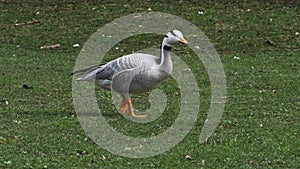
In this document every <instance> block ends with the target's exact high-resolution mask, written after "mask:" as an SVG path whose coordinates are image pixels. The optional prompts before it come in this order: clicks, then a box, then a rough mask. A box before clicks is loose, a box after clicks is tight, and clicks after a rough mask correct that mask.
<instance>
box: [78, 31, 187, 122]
mask: <svg viewBox="0 0 300 169" xmlns="http://www.w3.org/2000/svg"><path fill="white" fill-rule="evenodd" d="M178 42H181V43H187V41H186V40H185V39H184V38H183V36H182V34H181V32H180V31H177V30H174V31H171V32H169V33H167V35H166V36H165V37H164V39H163V42H162V45H161V56H160V57H156V56H153V55H149V54H143V53H134V54H130V55H125V56H122V57H120V58H117V59H115V60H112V61H110V62H108V63H106V64H104V65H95V66H91V67H88V68H85V69H81V70H77V71H75V72H74V73H73V74H82V76H81V77H80V78H78V79H77V80H78V81H95V83H96V84H97V85H98V86H100V87H102V88H104V89H107V90H110V89H113V90H115V91H116V92H118V93H119V94H120V95H121V96H122V97H123V101H122V105H121V113H124V112H123V111H125V110H126V107H128V108H129V111H130V115H131V116H135V117H136V116H137V115H135V114H134V113H133V111H132V108H131V100H130V94H131V93H141V92H145V91H148V90H150V89H152V88H153V87H155V86H156V85H157V84H159V83H160V82H161V81H163V80H164V79H166V78H167V77H168V76H169V75H170V74H171V72H172V68H173V65H172V60H171V51H170V50H171V48H172V45H173V44H175V43H178ZM126 99H129V101H127V102H126Z"/></svg>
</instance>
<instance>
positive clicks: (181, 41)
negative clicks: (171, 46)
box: [179, 38, 188, 44]
mask: <svg viewBox="0 0 300 169" xmlns="http://www.w3.org/2000/svg"><path fill="white" fill-rule="evenodd" d="M179 42H180V43H183V44H187V43H188V41H186V40H185V39H184V38H180V39H179Z"/></svg>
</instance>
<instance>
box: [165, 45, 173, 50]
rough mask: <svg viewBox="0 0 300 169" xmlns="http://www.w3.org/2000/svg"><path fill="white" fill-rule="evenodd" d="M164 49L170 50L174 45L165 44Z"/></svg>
mask: <svg viewBox="0 0 300 169" xmlns="http://www.w3.org/2000/svg"><path fill="white" fill-rule="evenodd" d="M163 49H164V50H166V51H170V50H171V49H172V47H171V46H167V45H165V46H163Z"/></svg>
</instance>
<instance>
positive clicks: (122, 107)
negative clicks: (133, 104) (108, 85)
mask: <svg viewBox="0 0 300 169" xmlns="http://www.w3.org/2000/svg"><path fill="white" fill-rule="evenodd" d="M126 109H127V102H126V99H125V98H123V100H122V103H121V106H120V113H121V114H124V113H125V111H126Z"/></svg>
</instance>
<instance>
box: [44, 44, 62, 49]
mask: <svg viewBox="0 0 300 169" xmlns="http://www.w3.org/2000/svg"><path fill="white" fill-rule="evenodd" d="M59 47H60V44H55V45H49V46H42V47H41V49H56V48H59Z"/></svg>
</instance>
